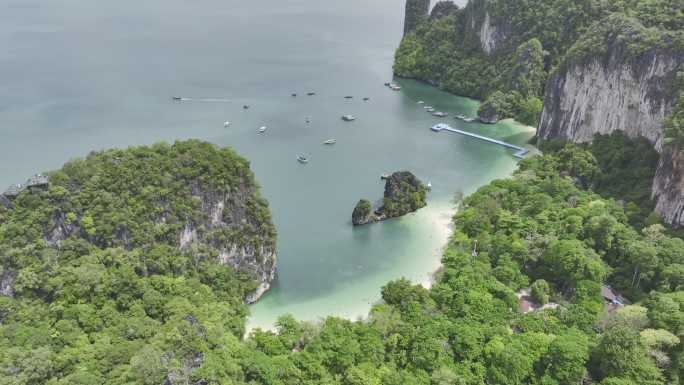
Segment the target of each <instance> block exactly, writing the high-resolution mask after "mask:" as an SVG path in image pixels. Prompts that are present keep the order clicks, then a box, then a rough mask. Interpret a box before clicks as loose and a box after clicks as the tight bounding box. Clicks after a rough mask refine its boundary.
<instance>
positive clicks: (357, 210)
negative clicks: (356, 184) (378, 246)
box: [352, 199, 376, 226]
mask: <svg viewBox="0 0 684 385" xmlns="http://www.w3.org/2000/svg"><path fill="white" fill-rule="evenodd" d="M375 220H376V217H375V214H374V213H373V205H372V204H371V202H370V201H369V200H367V199H361V200H359V203H357V204H356V207H354V212H352V224H353V225H354V226H361V225H365V224H368V223H371V222H373V221H375Z"/></svg>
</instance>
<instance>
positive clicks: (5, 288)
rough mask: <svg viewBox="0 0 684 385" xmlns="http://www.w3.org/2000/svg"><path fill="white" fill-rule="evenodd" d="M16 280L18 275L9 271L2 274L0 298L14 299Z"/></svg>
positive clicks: (0, 278)
mask: <svg viewBox="0 0 684 385" xmlns="http://www.w3.org/2000/svg"><path fill="white" fill-rule="evenodd" d="M16 279H17V275H16V274H15V273H14V272H12V271H9V270H5V271H3V273H2V274H0V296H3V297H14V281H15V280H16Z"/></svg>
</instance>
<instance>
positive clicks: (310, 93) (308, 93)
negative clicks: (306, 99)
mask: <svg viewBox="0 0 684 385" xmlns="http://www.w3.org/2000/svg"><path fill="white" fill-rule="evenodd" d="M306 94H307V95H309V96H314V95H316V93H315V92H307V93H306Z"/></svg>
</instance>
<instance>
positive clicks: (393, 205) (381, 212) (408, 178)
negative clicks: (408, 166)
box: [352, 171, 428, 226]
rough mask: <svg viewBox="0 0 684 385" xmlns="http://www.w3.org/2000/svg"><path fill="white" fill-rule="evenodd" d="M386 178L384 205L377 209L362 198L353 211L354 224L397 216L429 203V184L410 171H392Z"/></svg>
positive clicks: (358, 224) (363, 223)
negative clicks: (426, 184) (427, 198)
mask: <svg viewBox="0 0 684 385" xmlns="http://www.w3.org/2000/svg"><path fill="white" fill-rule="evenodd" d="M383 178H384V180H385V193H384V196H383V198H382V205H380V207H378V208H377V209H376V210H374V209H373V205H372V204H371V202H370V201H369V200H367V199H361V200H359V202H358V203H357V204H356V207H354V211H353V212H352V224H353V225H354V226H360V225H365V224H368V223H373V222H378V221H382V220H385V219H390V218H396V217H400V216H403V215H406V214H408V213H411V212H414V211H416V210H419V209H421V208H423V207H425V206H426V205H427V200H426V197H427V190H428V189H427V186H425V185H424V184H423V182H421V181H420V180H419V179H418V178H416V176H415V175H413V174H412V173H411V172H409V171H398V172H395V173H392V174H391V175H389V176H387V177H383Z"/></svg>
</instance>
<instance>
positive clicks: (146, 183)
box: [0, 141, 276, 303]
mask: <svg viewBox="0 0 684 385" xmlns="http://www.w3.org/2000/svg"><path fill="white" fill-rule="evenodd" d="M50 175H51V176H52V178H51V183H50V186H49V188H46V189H44V190H42V191H38V192H36V193H31V192H30V191H28V190H26V191H24V192H21V193H19V194H18V195H16V196H15V197H14V198H13V199H12V201H11V207H10V208H5V206H0V210H5V212H4V213H3V212H0V240H2V239H3V238H2V237H3V236H4V237H6V238H4V239H6V240H8V241H6V242H4V244H2V243H0V295H4V296H9V295H12V294H13V293H14V289H13V283H14V281H15V276H16V274H14V273H13V272H14V271H20V270H21V269H23V268H25V267H26V266H25V264H26V263H34V262H36V263H37V261H34V260H33V259H32V258H24V259H23V260H21V261H19V262H20V263H18V262H17V259H16V258H10V255H11V254H12V253H16V252H17V251H16V250H30V246H31V245H33V244H39V245H40V246H41V247H42V248H46V249H51V250H56V251H58V250H60V249H61V248H62V247H63V245H64V244H66V243H69V242H71V243H73V242H85V243H87V244H89V246H88V247H93V248H97V249H122V250H139V251H141V252H143V253H144V251H145V250H149V249H155V248H164V247H166V248H173V249H176V250H174V251H177V250H180V251H182V252H183V254H184V255H186V256H189V257H190V258H191V259H193V260H194V261H196V262H201V261H208V262H213V263H221V264H224V265H229V266H231V267H232V268H233V269H234V270H235V271H236V272H238V273H239V276H240V277H241V278H240V279H242V280H243V282H244V283H245V286H244V292H243V293H242V295H244V300H245V302H247V303H252V302H255V301H256V300H258V299H259V297H260V296H261V295H262V294H263V293H264V292H265V291H266V290H268V289H269V287H270V282H271V281H272V280H273V278H274V276H275V269H276V249H275V247H276V246H275V245H276V242H275V239H276V232H275V228H274V226H273V223H272V220H271V216H270V212H269V210H268V203H267V202H266V201H265V200H264V199H262V198H261V197H260V195H259V191H258V185H257V184H256V182H255V180H254V176H253V174H252V172H251V171H250V169H249V163H248V162H247V161H246V160H245V159H243V158H241V157H240V156H238V155H237V154H235V153H234V152H233V151H232V150H230V149H227V148H219V147H217V146H214V145H211V144H209V143H204V142H199V141H187V142H177V143H175V144H174V145H167V144H157V145H154V146H152V147H135V148H130V149H126V150H107V151H103V152H94V153H91V154H90V155H89V156H88V157H87V158H86V159H77V160H73V161H71V162H69V163H67V164H66V165H65V166H64V167H63V168H62V169H61V170H58V171H54V172H52V173H50ZM12 231H14V232H19V233H20V234H24V233H25V235H24V236H21V237H20V236H12V237H9V235H11V234H12ZM41 238H42V239H41ZM50 253H52V251H46V252H45V254H46V255H50Z"/></svg>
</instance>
